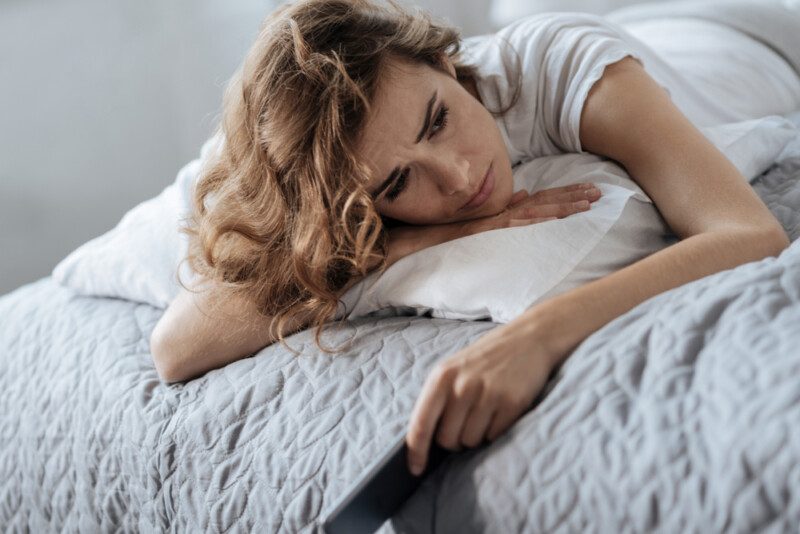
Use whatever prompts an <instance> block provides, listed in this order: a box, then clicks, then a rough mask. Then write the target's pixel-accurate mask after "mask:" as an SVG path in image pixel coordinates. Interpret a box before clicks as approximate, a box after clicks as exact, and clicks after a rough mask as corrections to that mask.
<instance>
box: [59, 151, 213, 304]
mask: <svg viewBox="0 0 800 534" xmlns="http://www.w3.org/2000/svg"><path fill="white" fill-rule="evenodd" d="M220 139H221V137H219V136H214V137H211V138H210V139H209V140H207V141H206V142H205V143H204V144H203V147H202V148H201V149H200V158H198V159H195V160H192V161H191V162H189V163H187V164H186V165H185V166H184V167H183V168H182V169H181V170H180V171H178V176H177V178H176V179H175V182H173V183H172V184H170V185H169V186H167V187H166V188H165V189H164V190H163V191H162V192H161V194H159V195H158V196H157V197H154V198H151V199H150V200H146V201H144V202H142V203H141V204H139V205H138V206H136V207H135V208H133V209H132V210H130V211H129V212H127V213H126V214H125V215H124V216H123V217H122V220H121V221H120V222H119V224H117V226H116V227H115V228H114V229H112V230H110V231H108V232H106V233H105V234H103V235H101V236H100V237H96V238H94V239H92V240H91V241H88V242H87V243H84V244H83V245H81V246H80V247H78V248H77V249H76V250H75V251H73V252H72V253H71V254H69V255H68V256H67V257H66V258H64V259H63V260H61V262H60V263H59V264H58V265H56V267H55V269H53V279H55V280H56V281H57V282H58V283H60V284H61V285H64V286H67V287H70V288H72V289H74V290H75V291H77V292H78V293H80V294H82V295H91V296H100V297H118V298H123V299H127V300H132V301H136V302H144V303H147V304H152V305H153V306H156V307H159V308H166V307H167V306H168V305H169V303H170V302H171V301H172V299H173V298H175V296H176V295H177V294H178V292H179V290H180V286H179V285H178V278H177V270H178V265H179V263H180V261H181V259H183V258H184V257H186V253H187V251H188V241H187V239H186V235H185V234H183V233H180V232H178V227H179V225H180V223H181V221H182V219H183V218H184V217H185V216H186V214H188V213H189V212H190V210H191V205H192V191H193V190H194V184H195V183H196V181H197V177H198V176H199V173H200V169H201V166H202V162H203V161H204V160H205V159H206V158H207V157H208V156H209V154H211V151H212V150H216V149H217V148H219V141H220ZM181 279H182V280H183V281H184V283H186V282H188V281H190V280H192V272H191V270H190V269H188V266H187V265H186V263H185V262H184V264H183V265H182V266H181Z"/></svg>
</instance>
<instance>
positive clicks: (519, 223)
mask: <svg viewBox="0 0 800 534" xmlns="http://www.w3.org/2000/svg"><path fill="white" fill-rule="evenodd" d="M555 220H558V217H535V218H533V219H511V220H510V221H508V226H509V227H512V226H528V225H531V224H536V223H540V222H547V221H555Z"/></svg>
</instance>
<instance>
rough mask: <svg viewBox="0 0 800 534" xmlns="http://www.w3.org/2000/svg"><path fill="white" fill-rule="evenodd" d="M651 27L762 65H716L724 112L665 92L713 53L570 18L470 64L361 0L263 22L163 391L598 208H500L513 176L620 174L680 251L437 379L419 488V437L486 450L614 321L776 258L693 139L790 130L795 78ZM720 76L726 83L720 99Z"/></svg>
mask: <svg viewBox="0 0 800 534" xmlns="http://www.w3.org/2000/svg"><path fill="white" fill-rule="evenodd" d="M739 4H740V5H741V2H739ZM751 5H752V9H754V10H757V9H761V7H759V6H761V5H762V3H761V2H757V1H755V0H754V1H753V2H752V4H751ZM789 15H791V16H796V17H798V19H800V13H794V14H789ZM789 15H787V16H789ZM664 22H665V24H667V25H669V24H671V25H672V26H671V28H670V29H669V31H670V32H674V31H678V30H679V27H680V25H681V24H686V25H691V24H705V25H706V27H705V28H704V29H702V31H706V30H707V31H708V32H710V33H707V34H705V35H712V33H713V32H718V33H717V35H718V36H720V39H734V40H735V39H738V40H739V41H738V44H737V46H741V47H742V49H743V50H745V49H746V50H749V53H750V54H751V55H750V56H746V55H742V56H738V57H750V58H751V59H753V58H756V57H757V58H758V61H752V62H751V63H750V64H751V65H758V68H759V69H762V70H761V73H760V74H761V76H759V77H758V78H756V77H754V76H750V75H749V74H750V73H748V72H747V65H744V64H743V65H734V64H730V65H726V64H725V62H724V61H723V60H724V59H725V58H721V59H720V60H719V61H715V62H714V64H715V68H716V69H717V71H718V72H723V71H724V72H723V74H725V76H727V78H723V77H720V80H722V82H721V83H724V84H726V85H725V91H726V93H725V99H726V100H725V102H724V105H720V101H719V97H718V95H711V94H707V92H706V93H701V92H698V91H697V90H696V88H693V86H699V85H697V84H700V80H699V78H698V79H697V84H695V83H694V82H693V81H692V79H691V77H690V73H685V76H684V73H682V72H680V71H681V69H682V66H681V61H688V58H695V57H696V54H687V53H686V50H684V54H683V55H681V54H680V53H679V51H676V50H672V51H670V50H665V52H664V55H663V57H662V56H661V55H659V50H658V46H660V45H664V48H665V49H666V48H669V47H670V46H672V47H679V46H681V45H682V46H697V47H698V49H697V50H696V52H697V54H700V55H702V54H703V53H706V55H707V56H708V55H709V54H710V53H713V50H710V48H713V46H715V45H714V42H715V41H714V39H713V38H709V39H706V40H702V41H700V40H695V41H694V42H693V44H691V45H689V44H686V43H691V42H692V41H691V40H688V41H687V40H683V39H677V40H676V39H662V40H661V41H660V43H659V37H658V35H659V34H658V32H654V31H650V30H647V31H645V29H644V27H641V28H640V30H641V31H639V32H638V37H634V34H635V33H637V32H636V28H635V27H634V25H631V26H629V27H628V28H627V29H626V28H623V27H621V26H619V25H616V24H613V23H611V22H609V21H607V20H605V19H603V18H601V17H597V16H591V15H585V14H574V13H573V14H570V13H549V14H543V15H539V16H534V17H530V18H528V19H524V20H521V21H519V22H516V23H514V24H512V25H511V26H509V27H507V28H505V29H503V30H501V31H500V32H499V33H498V34H497V35H496V36H493V37H488V38H484V39H480V40H476V41H474V42H473V43H472V44H473V45H474V46H469V47H464V46H462V45H464V44H465V43H462V41H461V40H460V38H459V35H458V33H457V31H456V30H454V29H453V28H449V27H447V26H443V25H439V24H436V23H434V22H432V21H431V20H430V19H429V17H427V16H425V15H422V14H419V13H416V12H415V13H408V12H404V11H403V10H401V9H400V8H386V7H382V6H381V5H378V4H373V3H372V2H369V1H366V0H364V1H361V0H333V1H330V0H306V1H300V2H296V3H293V4H291V5H287V6H284V7H283V8H281V9H279V10H278V11H276V12H275V13H273V14H272V15H270V17H269V18H268V19H267V20H266V21H265V23H264V25H263V28H262V30H261V32H260V34H259V36H258V37H257V39H256V42H255V43H254V45H253V46H252V48H251V50H250V51H249V53H248V55H247V56H246V58H245V60H244V63H243V65H242V67H241V69H240V70H239V71H238V73H237V75H236V76H235V77H234V79H233V80H232V81H231V82H230V84H229V87H228V89H227V91H226V95H225V100H224V113H223V120H222V124H221V126H220V129H221V132H220V133H221V136H222V139H224V142H223V143H222V144H221V146H220V147H219V150H218V151H217V152H216V154H215V155H214V157H213V158H212V159H211V161H210V162H209V163H208V164H207V165H206V166H205V167H204V170H203V173H202V175H201V176H200V179H199V181H198V184H197V187H196V191H195V197H194V213H193V217H192V219H191V220H190V221H189V223H188V227H187V229H186V231H187V232H188V235H189V238H190V241H189V246H190V248H189V255H188V257H187V261H188V262H189V265H190V266H191V268H192V270H193V271H194V272H195V273H196V274H197V275H198V276H197V278H196V281H195V283H192V284H189V286H190V287H189V288H188V290H187V289H183V290H182V291H181V293H180V295H179V296H178V297H177V298H176V299H175V300H174V301H173V302H172V303H171V305H170V306H169V308H168V309H167V311H166V312H165V314H164V315H163V317H162V318H161V320H160V321H159V323H158V325H157V326H156V328H155V330H154V332H153V336H152V340H151V349H152V353H153V358H154V360H155V364H156V367H157V369H158V372H159V374H160V376H161V377H162V378H163V379H164V380H166V381H182V380H187V379H190V378H193V377H196V376H199V375H201V374H203V373H205V372H206V371H208V370H210V369H214V368H219V367H222V366H224V365H226V364H227V363H229V362H232V361H235V360H238V359H241V358H243V357H246V356H249V355H252V354H253V353H254V352H256V351H258V350H259V349H261V348H263V347H265V346H267V345H269V344H271V343H273V342H275V341H280V342H282V343H284V337H286V336H288V335H289V334H291V333H293V332H296V331H298V330H301V329H305V328H308V327H312V326H313V327H315V328H316V334H317V337H316V341H317V344H318V345H320V333H321V331H322V327H323V324H324V323H326V322H328V321H330V320H331V319H333V318H334V317H335V316H336V314H337V310H338V309H339V305H340V297H342V295H344V294H345V293H346V291H347V290H348V289H349V288H351V287H353V286H354V285H355V284H357V283H358V282H359V281H360V280H362V279H364V277H365V276H367V275H368V274H369V273H371V272H373V271H375V272H378V273H381V272H384V271H385V270H386V269H387V268H388V267H389V266H391V265H393V264H395V263H396V262H398V260H400V259H401V258H404V257H407V256H409V255H410V254H412V253H415V252H418V251H423V249H428V248H430V247H433V246H435V245H440V244H443V243H445V242H450V241H452V240H455V239H457V238H462V237H466V236H474V235H477V234H480V233H483V232H488V231H491V230H497V229H505V230H502V231H499V232H491V233H488V234H486V236H488V237H491V238H492V239H495V237H494V236H498V238H499V236H501V235H503V234H504V232H511V231H514V230H515V229H517V228H518V227H520V226H527V225H536V226H537V227H538V228H541V229H545V228H547V225H548V224H552V225H555V224H556V223H555V221H553V222H549V221H552V220H553V219H554V218H557V219H559V220H561V219H563V218H566V219H564V220H570V219H571V218H576V217H580V216H581V212H585V211H586V210H590V209H594V207H593V206H598V205H599V204H600V202H602V200H603V199H602V198H601V194H600V190H599V189H598V188H597V187H594V186H592V185H591V184H586V183H577V184H571V185H569V186H566V187H558V188H550V189H547V190H544V191H540V192H537V193H535V194H530V193H529V192H528V191H527V190H525V189H520V188H518V187H515V180H514V173H515V170H516V169H517V168H518V166H519V165H520V164H523V163H524V162H527V161H531V160H534V159H535V158H540V157H544V156H553V155H558V154H568V153H589V154H594V155H597V156H600V157H602V158H605V159H607V160H613V162H615V163H618V164H619V165H620V166H621V167H623V168H624V170H625V171H627V173H628V175H629V176H630V178H631V179H632V180H633V181H635V183H636V184H637V185H638V186H639V187H640V188H641V190H643V191H644V192H645V193H646V195H647V196H648V197H649V198H650V199H652V202H653V203H654V204H655V206H656V207H657V209H658V211H659V212H660V215H661V216H662V217H663V221H664V222H665V223H666V224H667V225H668V226H669V228H670V229H671V231H672V232H673V233H674V234H675V235H676V236H677V237H678V238H680V240H679V241H678V242H676V243H675V244H672V245H670V246H667V247H665V248H663V249H662V250H659V251H658V252H656V253H654V254H651V255H649V256H647V257H646V258H644V259H641V260H640V261H636V262H634V263H632V264H630V265H628V266H625V267H624V268H621V269H619V270H617V271H616V272H613V273H612V274H609V275H607V276H604V277H602V278H600V279H597V280H595V281H592V282H589V283H586V284H583V285H581V286H580V287H577V288H574V289H571V290H569V291H567V292H565V293H562V294H560V295H557V296H554V297H552V298H549V299H546V300H543V301H541V302H537V303H535V304H534V305H533V306H530V307H529V308H527V309H525V310H524V311H523V312H521V313H519V314H518V316H516V317H514V318H513V320H510V321H509V322H507V323H506V324H503V325H500V326H497V327H495V328H494V329H492V330H491V331H490V332H489V333H488V334H486V335H484V336H483V337H482V338H480V339H479V340H478V341H477V342H475V343H473V344H472V345H469V346H467V347H466V348H464V349H462V350H460V351H458V352H456V353H455V354H452V355H448V356H447V357H445V358H443V359H442V360H440V361H439V363H438V364H437V365H436V366H435V368H434V369H433V371H432V372H431V373H430V375H429V376H428V378H427V380H426V382H425V384H424V386H423V389H422V391H421V394H420V396H419V398H418V400H417V402H416V405H415V407H414V410H413V413H412V416H411V420H410V426H409V431H408V434H407V438H406V439H407V444H408V447H409V458H408V461H409V466H410V468H411V470H412V471H413V472H415V473H419V472H421V471H422V470H423V469H424V466H425V463H426V460H427V454H428V450H429V447H430V445H431V442H432V441H433V440H436V441H437V442H438V443H439V444H441V445H442V446H443V447H445V448H448V449H459V448H461V447H462V446H463V447H475V446H478V445H480V444H481V443H482V442H484V440H488V441H492V440H494V439H495V438H497V436H498V435H500V434H502V433H503V432H504V431H505V430H506V429H508V428H509V427H510V426H511V425H512V424H513V423H514V422H515V421H516V420H517V419H518V418H519V417H520V416H521V415H522V414H523V412H524V411H525V409H526V408H527V407H529V406H530V404H531V402H532V400H533V399H535V398H536V396H537V394H538V393H539V392H540V391H541V390H542V388H543V386H544V385H545V383H546V380H547V378H548V376H549V375H550V373H551V371H552V370H553V369H554V368H555V367H556V366H558V365H559V364H560V363H561V362H562V361H563V360H564V359H565V358H567V356H568V355H569V354H570V353H571V351H572V350H573V349H574V348H575V347H576V346H577V345H578V344H580V343H581V342H582V341H583V340H584V339H585V338H586V337H587V336H589V335H590V334H592V333H593V332H595V331H596V330H598V329H599V328H600V327H602V326H603V325H605V324H606V323H608V322H609V321H611V320H613V319H614V318H616V317H618V316H620V315H621V314H623V313H625V312H626V311H628V310H630V309H632V308H633V307H635V306H636V305H638V304H639V303H641V302H643V301H644V300H646V299H648V298H650V297H652V296H654V295H657V294H659V293H661V292H664V291H666V290H668V289H671V288H674V287H677V286H679V285H682V284H685V283H687V282H689V281H692V280H696V279H698V278H701V277H704V276H706V275H709V274H712V273H715V272H718V271H721V270H725V269H729V268H732V267H735V266H737V265H740V264H743V263H746V262H751V261H755V260H759V259H762V258H765V257H767V256H775V255H778V254H779V253H780V252H781V251H782V250H783V249H785V248H786V247H787V246H788V244H789V242H788V239H787V237H786V235H785V233H784V231H783V229H782V228H781V226H780V224H779V223H778V222H777V220H776V219H774V218H773V216H772V215H771V213H770V212H769V211H768V209H767V208H766V206H765V205H764V204H763V203H762V202H761V200H760V199H759V198H758V197H757V196H756V194H755V193H754V191H753V190H752V189H751V187H750V186H749V184H748V183H747V181H746V180H745V179H743V176H742V174H741V173H740V172H739V170H738V169H737V168H736V167H735V166H734V165H733V163H732V162H731V161H730V160H729V159H728V158H726V156H725V155H724V154H723V153H722V152H721V151H720V150H718V149H717V148H716V147H715V145H714V144H712V143H711V142H710V141H709V140H708V139H707V138H706V137H705V136H704V135H703V133H701V131H700V130H699V127H700V126H702V125H710V124H715V123H723V122H725V121H729V120H741V119H745V118H757V117H763V116H765V115H769V114H785V113H788V112H790V111H792V110H795V109H800V76H798V73H797V72H795V71H794V70H793V68H792V67H791V66H790V63H789V62H787V61H786V60H784V59H783V58H782V56H780V55H779V54H778V53H777V52H775V51H774V50H772V49H770V48H768V47H766V46H764V45H763V44H761V43H760V42H759V41H757V40H755V39H752V38H750V37H747V36H745V35H744V34H737V33H736V32H735V31H734V30H731V29H729V28H726V27H724V26H722V25H719V24H713V23H711V22H700V21H692V20H688V19H675V20H673V21H664ZM698 31H700V30H698ZM725 32H727V34H726V33H725ZM728 34H730V35H728ZM797 35H798V37H797V39H798V42H797V47H796V49H798V50H800V33H799V34H797ZM648 36H652V46H651V45H648V44H647V42H646V39H647V38H648ZM662 37H663V36H662ZM668 43H669V44H668ZM703 43H706V44H703ZM719 43H720V41H717V45H719ZM702 46H707V47H709V49H708V50H703V49H701V48H702ZM673 52H675V53H674V54H673V55H672V57H673V58H674V59H672V60H671V61H673V63H671V64H670V63H669V61H670V58H669V57H667V56H668V55H669V54H672V53H673ZM690 52H694V51H690ZM759 55H760V56H759ZM645 66H647V68H645ZM725 69H727V70H725ZM766 71H768V72H766ZM651 73H652V74H651ZM656 76H657V77H658V80H656ZM736 76H741V78H742V79H741V83H735V84H728V82H730V80H732V79H734V78H735V77H736ZM753 79H758V80H761V81H762V83H763V80H768V81H769V83H768V84H766V85H767V87H769V88H771V89H770V90H772V91H773V92H772V96H771V97H766V98H765V94H764V92H763V91H760V92H759V93H756V94H753V93H752V92H751V91H752V88H753V86H752V83H753V82H752V81H751V80H753ZM687 80H688V81H687ZM705 87H706V88H708V87H710V86H708V85H706V86H705ZM737 91H738V93H737ZM679 105H680V107H679ZM598 199H600V200H599V201H598ZM595 202H597V203H596V204H593V203H595ZM590 206H592V207H591V208H590ZM510 227H513V228H510ZM533 254H535V252H534V253H533ZM373 274H374V273H373ZM198 280H199V281H201V282H198ZM320 348H322V349H323V350H330V349H329V348H327V347H322V346H320Z"/></svg>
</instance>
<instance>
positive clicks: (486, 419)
mask: <svg viewBox="0 0 800 534" xmlns="http://www.w3.org/2000/svg"><path fill="white" fill-rule="evenodd" d="M494 414H495V407H494V405H493V404H490V403H489V402H488V401H487V400H486V399H484V398H481V399H479V400H478V401H477V402H476V403H474V404H473V405H472V409H471V410H470V412H469V414H467V419H466V421H465V423H464V427H463V429H462V430H461V438H460V441H461V444H462V445H464V446H465V447H477V446H478V445H480V444H481V443H483V441H484V439H485V438H486V433H487V431H488V430H489V424H491V422H492V416H493V415H494Z"/></svg>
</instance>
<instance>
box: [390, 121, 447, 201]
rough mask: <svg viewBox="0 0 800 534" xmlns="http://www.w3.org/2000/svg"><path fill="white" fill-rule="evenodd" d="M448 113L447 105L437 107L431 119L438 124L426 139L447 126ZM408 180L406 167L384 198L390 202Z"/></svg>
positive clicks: (401, 190) (400, 191)
mask: <svg viewBox="0 0 800 534" xmlns="http://www.w3.org/2000/svg"><path fill="white" fill-rule="evenodd" d="M449 113H450V109H449V108H448V107H447V106H442V107H441V108H440V109H439V113H437V114H436V119H434V121H433V126H434V127H436V125H437V124H439V126H438V127H437V128H436V129H435V130H433V132H432V133H431V135H430V136H429V137H428V139H431V138H433V136H435V135H436V134H438V133H439V132H441V131H442V130H444V129H445V127H446V126H447V116H448V114H449ZM407 180H408V169H406V170H404V171H403V172H401V173H400V176H398V177H397V180H395V181H394V184H393V185H392V188H391V189H390V190H389V191H388V192H387V193H386V199H387V200H389V201H390V202H391V201H392V200H394V199H396V198H397V197H398V196H399V195H400V193H402V192H403V190H404V189H405V188H406V181H407Z"/></svg>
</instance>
